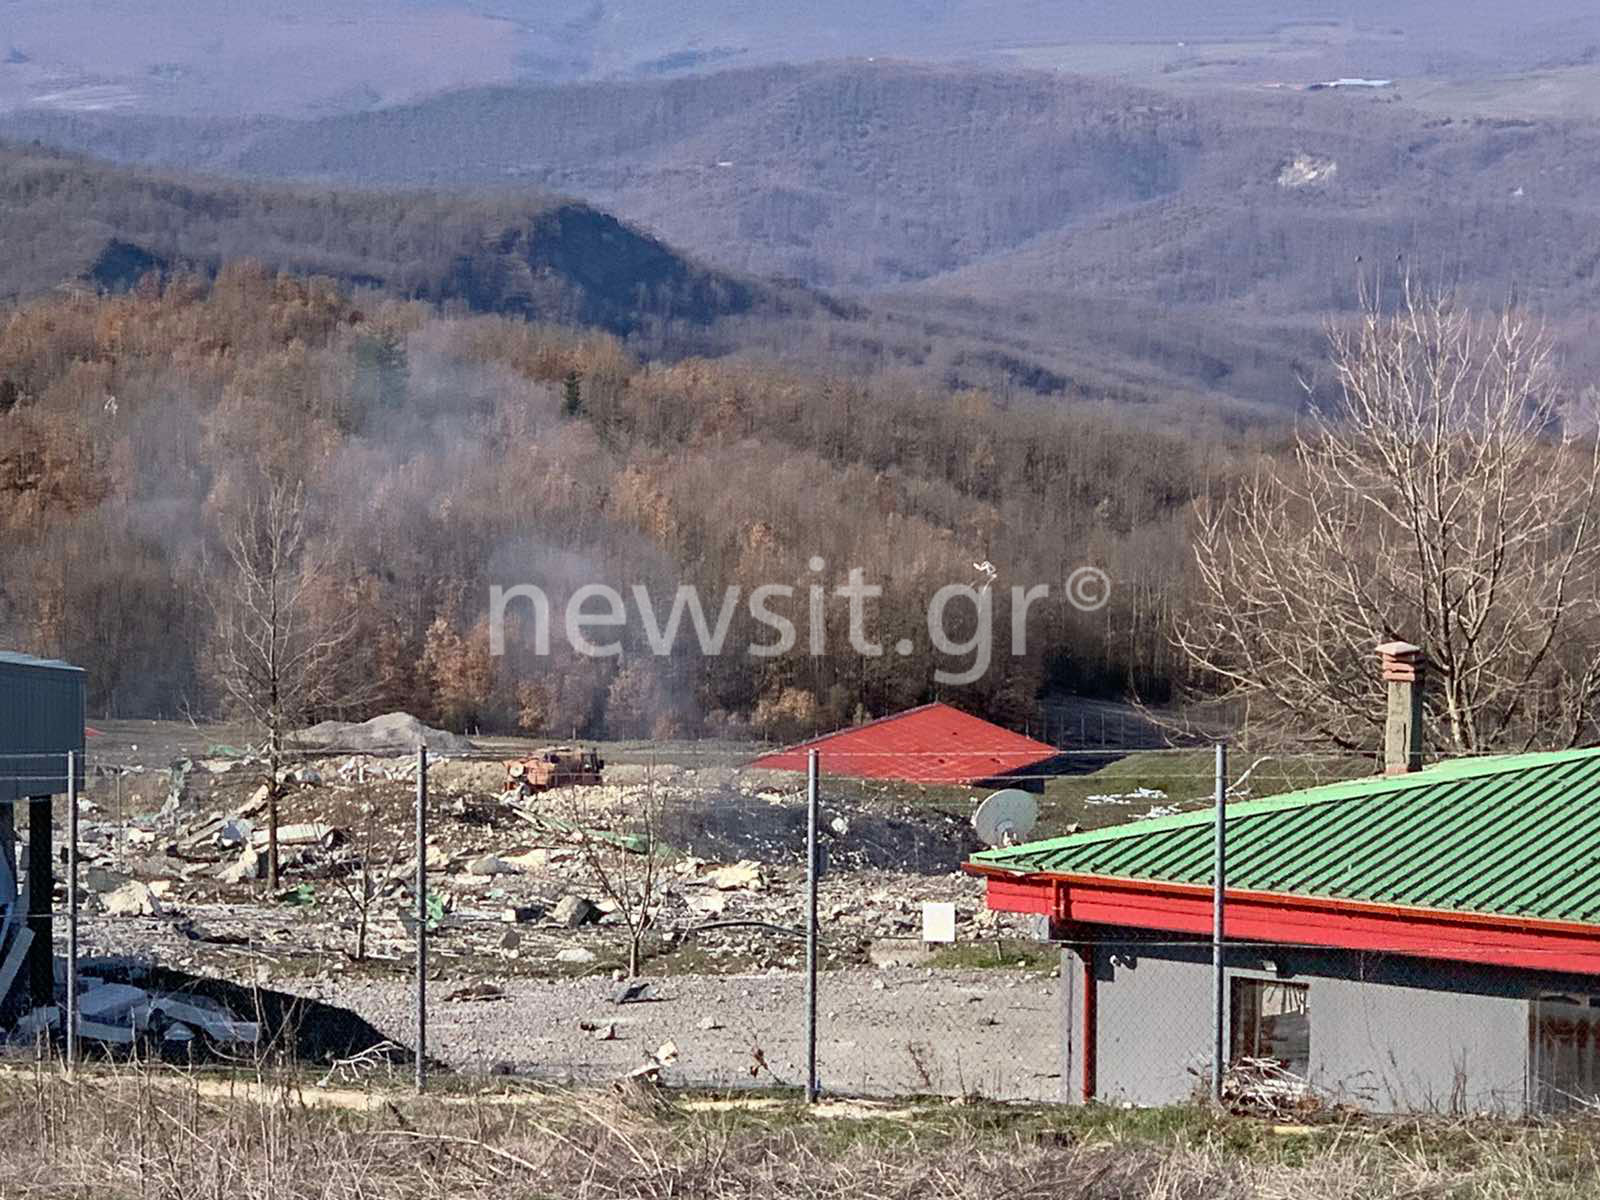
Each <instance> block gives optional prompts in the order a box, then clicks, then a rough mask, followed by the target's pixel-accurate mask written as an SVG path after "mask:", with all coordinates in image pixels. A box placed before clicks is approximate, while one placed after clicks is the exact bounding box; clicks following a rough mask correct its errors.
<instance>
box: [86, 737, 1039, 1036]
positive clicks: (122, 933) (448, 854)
mask: <svg viewBox="0 0 1600 1200" xmlns="http://www.w3.org/2000/svg"><path fill="white" fill-rule="evenodd" d="M369 724H370V723H369ZM341 740H342V738H341ZM415 772H416V759H415V757H414V756H412V755H409V754H398V753H397V754H382V753H373V754H350V753H345V754H340V755H328V756H306V757H303V758H302V759H301V760H299V761H297V762H296V763H295V764H294V765H293V766H292V767H290V768H287V769H285V770H283V771H282V772H280V774H279V776H278V778H277V780H276V784H277V786H278V789H279V793H280V796H279V810H280V824H279V828H278V848H279V861H280V881H279V883H280V886H279V889H278V891H277V893H276V894H272V895H269V894H268V892H267V888H266V883H265V878H266V860H267V852H268V850H267V827H266V811H267V807H268V800H269V795H270V792H269V785H268V782H267V779H266V774H267V772H266V770H265V765H264V763H263V761H262V760H261V759H260V758H259V757H252V756H250V755H248V754H240V753H237V752H235V753H230V754H219V755H215V756H208V757H201V758H196V759H193V760H181V761H180V762H179V763H177V764H175V765H174V767H173V768H172V770H171V772H170V777H169V780H168V782H169V784H170V787H169V790H168V793H167V795H166V797H165V799H164V801H163V802H162V805H161V807H160V808H159V809H158V810H156V811H153V812H152V811H148V809H147V811H145V812H142V813H130V812H126V811H122V812H117V813H108V812H107V811H106V810H105V808H104V807H103V805H102V806H100V807H97V806H96V804H94V803H90V802H88V801H86V802H85V804H84V811H83V819H82V821H81V823H80V864H81V866H80V879H81V880H82V890H83V893H84V913H85V924H84V934H83V938H84V945H85V950H86V952H87V953H92V954H107V955H136V956H145V957H147V958H150V959H153V960H154V961H158V962H160V963H162V964H163V965H165V966H169V967H172V968H174V969H180V970H187V971H195V972H201V973H212V974H218V975H221V976H223V977H226V978H232V979H236V980H239V979H242V980H243V981H246V982H249V981H257V980H262V981H264V980H266V979H269V978H281V979H288V978H315V979H323V980H329V979H334V978H337V977H340V976H344V975H347V974H350V973H356V974H360V973H371V972H389V973H395V972H398V971H402V970H408V969H409V966H410V962H411V956H412V949H413V945H414V932H415V928H416V922H417V915H416V914H417V902H416V897H415V895H414V892H413V887H414V876H415V868H416V863H415V857H414V855H415V847H414V837H413V832H412V821H413V817H412V812H413V810H412V804H413V795H414V788H415ZM428 776H429V789H430V797H431V801H432V808H433V815H432V816H431V817H430V837H429V840H428V842H427V846H426V863H427V869H428V873H429V887H428V896H427V898H426V904H425V909H426V920H427V922H428V925H429V928H430V932H431V934H432V935H433V936H432V941H431V949H430V957H431V962H432V964H433V965H434V968H435V970H436V971H437V973H438V974H439V975H440V976H441V977H442V978H445V979H452V980H458V981H477V982H481V981H484V980H491V979H496V978H501V979H503V978H510V977H518V976H559V975H567V974H584V973H590V972H607V971H617V970H618V969H620V967H621V966H622V965H624V964H625V963H626V961H627V946H628V942H629V929H628V925H629V914H628V913H627V911H625V906H623V905H621V904H619V903H618V901H617V899H616V898H615V896H613V895H610V894H608V891H607V888H606V886H605V881H604V880H602V879H599V878H597V876H596V874H595V872H594V870H593V866H592V862H591V861H590V859H589V858H588V857H587V856H586V852H585V849H584V838H586V837H587V838H591V839H595V840H597V841H598V843H599V844H602V845H604V846H605V847H606V848H607V850H608V852H610V853H613V854H620V855H622V856H623V858H624V859H625V860H630V861H631V860H635V859H637V860H641V861H642V859H643V856H644V852H645V851H646V850H648V847H649V845H650V842H649V839H648V838H645V837H642V836H641V835H640V834H639V833H637V832H636V831H632V832H620V831H631V830H635V829H636V827H635V825H634V824H632V823H631V818H632V817H633V816H634V815H635V814H637V812H639V811H640V810H641V808H642V807H643V806H644V804H645V801H646V797H647V796H648V797H649V798H650V801H651V803H652V804H653V805H655V806H656V807H657V808H658V810H659V812H660V817H659V820H658V822H657V824H656V827H655V839H656V843H655V844H656V845H657V847H658V858H657V874H656V879H655V886H654V891H653V895H652V896H651V902H650V906H649V915H648V929H647V934H646V936H647V941H648V945H649V948H650V950H651V952H652V953H653V954H658V955H659V954H666V955H669V956H672V955H676V956H679V957H677V958H675V959H672V960H671V961H672V963H673V965H672V966H671V968H670V969H673V970H683V971H697V972H707V971H709V972H729V971H751V970H755V971H763V970H768V971H785V970H792V969H797V968H798V967H800V966H801V965H802V963H803V961H804V940H803V936H802V927H803V923H804V910H803V905H804V899H805V872H804V847H805V822H806V813H805V803H804V798H803V796H802V795H801V794H800V793H799V792H798V791H796V790H795V787H794V781H793V780H792V778H791V777H788V776H781V775H773V774H772V773H766V772H752V771H742V770H739V769H737V768H730V767H702V768H698V769H696V768H686V767H673V766H657V767H653V768H650V769H649V770H646V769H644V768H641V767H638V766H636V765H633V764H622V765H621V766H617V767H611V766H608V767H607V774H606V779H607V782H605V783H603V784H599V785H596V786H590V787H585V788H581V789H569V792H572V793H573V794H572V795H567V794H563V793H562V792H560V791H559V790H558V791H555V792H550V793H545V794H541V795H535V796H529V795H526V794H524V792H522V791H521V790H519V789H516V788H514V787H508V786H507V779H506V768H505V766H504V764H503V763H502V762H501V761H498V760H495V761H486V760H483V759H479V758H450V757H448V756H442V757H439V758H433V759H430V762H429V769H428ZM95 794H96V795H100V796H103V795H104V790H103V789H101V790H100V791H98V792H96V793H95ZM575 796H581V799H577V798H575ZM822 818H823V819H822V828H821V830H820V836H821V848H822V853H823V861H824V863H825V873H824V876H823V879H822V883H821V887H820V897H821V900H820V903H821V909H820V920H821V927H822V933H823V936H822V944H821V949H822V955H823V958H822V961H823V964H824V965H825V966H846V965H871V964H873V963H874V962H876V961H878V959H879V958H881V957H882V956H881V955H879V956H877V957H875V956H874V954H873V947H874V944H875V943H879V942H883V941H885V940H886V939H887V940H896V939H898V940H904V941H906V942H917V941H919V940H920V932H921V928H922V924H921V922H922V905H923V904H924V903H925V902H928V901H949V902H953V903H954V904H955V905H956V911H957V919H958V926H959V927H960V928H961V929H962V936H963V937H971V936H988V935H991V934H1000V933H1006V932H1014V931H1013V930H1012V925H1013V923H1014V922H1015V921H1017V920H1018V919H1017V918H1012V917H1008V916H1003V915H1000V914H995V913H991V912H989V911H988V910H987V909H986V908H985V907H984V905H983V902H982V889H981V885H980V884H979V883H978V882H977V881H975V880H973V879H970V878H968V877H966V876H963V875H961V874H959V873H958V872H957V870H956V868H957V867H958V865H959V863H960V861H961V860H962V859H963V858H964V857H965V855H966V854H967V853H968V852H969V851H970V850H971V849H973V848H974V847H973V844H972V842H971V832H970V828H969V826H968V823H967V819H966V817H965V814H961V813H952V812H944V811H940V810H937V809H934V808H930V807H925V806H912V805H904V804H901V805H896V804H886V803H881V802H880V803H876V804H874V803H871V802H867V801H861V802H853V803H852V802H846V801H840V800H829V801H828V802H827V803H826V804H825V805H824V810H823V814H822ZM613 831H619V832H613ZM637 874H638V872H637V871H636V870H634V869H632V868H629V867H627V865H626V862H625V863H624V868H623V875H624V876H625V877H628V878H629V879H630V882H629V884H628V886H629V887H635V886H636V882H634V881H632V878H633V876H635V875H637ZM112 998H113V997H112V996H109V995H108V996H107V997H105V998H104V999H106V1000H108V1001H109V1000H111V999H112ZM141 1003H144V1007H141V1006H140V1005H141ZM141 1014H143V1015H141ZM191 1015H192V1014H191ZM117 1016H118V1020H119V1021H121V1022H122V1023H123V1024H125V1025H127V1026H128V1027H129V1028H132V1029H133V1030H134V1032H135V1033H139V1032H141V1031H142V1028H149V1027H151V1026H152V1023H154V1024H155V1025H156V1026H160V1025H161V1022H162V1021H165V1022H167V1024H169V1025H170V1024H173V1023H176V1024H179V1025H184V1026H186V1027H188V1028H190V1029H199V1030H201V1031H202V1032H203V1033H205V1035H206V1036H207V1037H211V1038H216V1037H217V1036H218V1035H217V1033H216V1032H215V1031H213V1030H209V1029H207V1028H206V1026H205V1023H204V1022H201V1021H199V1020H198V1018H195V1019H193V1020H191V1019H186V1018H183V1017H181V1016H176V1015H174V1014H173V1012H172V1011H170V1010H169V1009H167V1008H162V1007H159V1006H157V1005H155V1004H154V1002H153V1001H151V1002H136V1003H131V1004H130V1005H129V1006H128V1007H127V1008H126V1009H123V1010H119V1011H118V1013H117ZM218 1019H220V1018H218ZM140 1021H143V1022H144V1023H145V1024H144V1026H143V1027H141V1026H140ZM120 1027H121V1026H119V1028H120ZM217 1028H218V1029H220V1028H221V1026H218V1027H217Z"/></svg>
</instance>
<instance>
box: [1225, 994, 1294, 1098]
mask: <svg viewBox="0 0 1600 1200" xmlns="http://www.w3.org/2000/svg"><path fill="white" fill-rule="evenodd" d="M1310 996H1311V989H1310V987H1309V986H1308V985H1306V984H1303V983H1279V982H1277V981H1276V980H1271V979H1235V980H1234V981H1233V1048H1232V1056H1231V1058H1232V1063H1233V1065H1234V1066H1236V1067H1237V1066H1240V1065H1241V1064H1244V1063H1245V1062H1247V1061H1248V1062H1251V1063H1258V1064H1267V1063H1270V1064H1272V1065H1274V1066H1276V1067H1278V1068H1279V1069H1281V1070H1283V1071H1287V1072H1288V1073H1289V1074H1291V1075H1296V1076H1299V1077H1300V1078H1301V1079H1304V1078H1305V1077H1306V1076H1307V1075H1309V1074H1310V1073H1311V1006H1310V1003H1309V1001H1310Z"/></svg>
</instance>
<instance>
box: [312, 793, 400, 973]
mask: <svg viewBox="0 0 1600 1200" xmlns="http://www.w3.org/2000/svg"><path fill="white" fill-rule="evenodd" d="M358 786H359V790H358V795H359V796H360V799H361V810H360V811H361V820H360V823H359V824H358V825H357V827H356V829H355V830H354V831H353V833H354V836H353V838H352V840H351V845H350V854H351V858H350V859H349V860H347V861H346V862H345V863H343V864H341V868H340V869H335V870H334V871H333V872H332V874H331V875H330V877H329V878H330V880H331V881H332V883H333V886H334V887H335V888H336V889H338V891H339V893H340V895H341V896H343V898H344V901H345V903H346V904H347V905H348V906H349V908H350V911H351V913H352V919H353V921H354V923H355V929H354V931H353V932H354V938H353V945H352V948H351V950H350V952H349V953H350V958H351V960H352V961H354V962H365V961H366V958H367V935H368V932H369V931H370V929H371V927H372V913H373V910H374V909H376V908H377V906H378V902H379V901H380V900H382V899H383V898H384V897H385V896H386V895H388V894H389V893H390V892H391V891H392V890H394V888H395V886H396V885H397V884H399V883H400V882H401V881H402V880H403V879H405V878H407V877H408V876H409V875H410V874H411V873H412V872H414V871H415V869H416V862H415V860H414V859H408V858H407V856H406V841H407V836H406V831H405V830H404V828H403V825H404V821H403V819H398V818H397V814H396V813H395V812H394V811H392V809H393V806H392V805H389V804H386V803H385V802H384V801H383V799H382V797H381V795H380V794H379V793H378V791H377V789H376V788H374V787H373V786H372V785H371V784H368V783H366V782H365V781H362V782H361V783H360V784H359V785H358ZM397 825H398V826H401V828H400V829H399V830H398V831H397V830H396V826H397Z"/></svg>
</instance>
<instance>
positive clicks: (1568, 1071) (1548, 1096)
mask: <svg viewBox="0 0 1600 1200" xmlns="http://www.w3.org/2000/svg"><path fill="white" fill-rule="evenodd" d="M1531 1026H1532V1029H1531V1034H1532V1037H1531V1043H1532V1044H1531V1045H1530V1046H1529V1055H1530V1057H1531V1059H1532V1066H1533V1069H1532V1072H1531V1075H1532V1079H1533V1097H1532V1099H1533V1106H1534V1108H1535V1109H1537V1110H1538V1111H1540V1112H1548V1113H1556V1112H1568V1111H1571V1110H1573V1109H1578V1108H1588V1107H1591V1106H1593V1105H1594V1103H1595V1102H1596V1100H1600V998H1596V997H1594V996H1572V995H1545V996H1540V997H1539V998H1538V999H1536V1000H1535V1001H1534V1002H1533V1020H1532V1022H1531Z"/></svg>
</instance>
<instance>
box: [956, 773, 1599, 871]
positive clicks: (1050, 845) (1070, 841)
mask: <svg viewBox="0 0 1600 1200" xmlns="http://www.w3.org/2000/svg"><path fill="white" fill-rule="evenodd" d="M1596 756H1600V746H1587V747H1582V748H1580V749H1570V750H1543V751H1533V752H1526V753H1517V754H1495V755H1479V756H1467V757H1461V758H1452V759H1443V760H1441V761H1439V762H1437V763H1434V764H1432V765H1430V766H1428V767H1425V768H1423V769H1422V770H1421V771H1415V772H1411V773H1408V774H1406V775H1369V776H1364V777H1362V778H1360V779H1345V780H1337V781H1335V782H1332V783H1323V784H1317V785H1316V786H1314V787H1309V788H1302V789H1300V790H1298V791H1294V792H1284V793H1281V794H1279V795H1275V796H1263V797H1260V798H1259V799H1254V800H1240V801H1235V802H1232V803H1230V804H1228V806H1227V820H1228V822H1229V823H1230V824H1231V823H1232V822H1233V821H1234V820H1235V819H1237V818H1240V817H1253V816H1257V815H1260V814H1264V813H1273V812H1287V811H1293V810H1296V809H1306V808H1315V807H1317V806H1319V805H1323V804H1337V803H1343V802H1344V801H1347V800H1360V799H1370V798H1372V797H1373V796H1382V795H1392V794H1396V793H1401V792H1406V791H1411V790H1414V789H1416V788H1422V787H1428V786H1431V785H1433V784H1436V783H1442V782H1446V781H1454V780H1462V779H1480V778H1485V777H1489V776H1495V775H1511V774H1516V773H1519V772H1522V771H1536V770H1541V769H1544V768H1547V767H1551V766H1556V765H1558V764H1560V763H1566V762H1573V761H1578V760H1581V759H1584V758H1593V757H1596ZM1215 820H1216V810H1215V808H1203V809H1197V810H1195V811H1192V812H1185V813H1175V814H1173V815H1171V816H1165V817H1149V818H1146V819H1144V820H1139V821H1128V822H1125V823H1124V824H1121V825H1110V826H1107V827H1105V828H1103V829H1086V830H1082V831H1081V832H1078V833H1069V834H1066V835H1064V836H1062V837H1057V838H1046V839H1043V840H1040V841H1034V842H1023V843H1021V844H1019V845H1016V846H1006V847H1003V848H997V849H993V850H985V851H981V852H979V853H977V854H974V855H972V860H973V861H974V862H984V863H989V864H991V865H995V866H1004V865H1006V862H1007V860H1009V859H1011V858H1021V857H1024V856H1032V855H1035V854H1042V853H1046V852H1049V851H1054V850H1065V849H1070V848H1073V847H1078V846H1094V845H1102V844H1105V843H1108V842H1118V841H1125V840H1127V839H1130V838H1139V837H1144V836H1146V835H1148V834H1153V833H1165V832H1168V831H1170V830H1173V829H1187V828H1190V827H1191V826H1196V825H1209V824H1211V823H1213V822H1214V821H1215Z"/></svg>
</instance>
